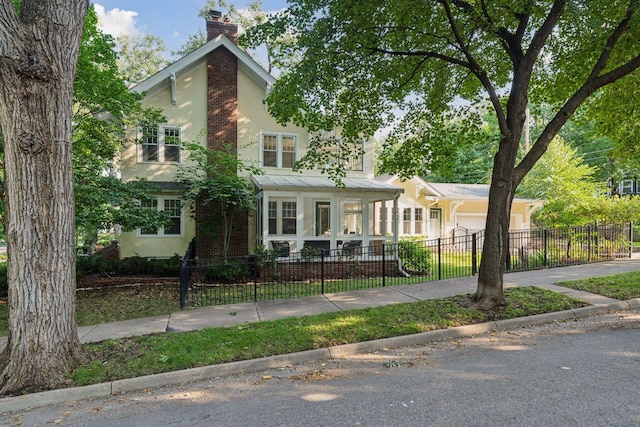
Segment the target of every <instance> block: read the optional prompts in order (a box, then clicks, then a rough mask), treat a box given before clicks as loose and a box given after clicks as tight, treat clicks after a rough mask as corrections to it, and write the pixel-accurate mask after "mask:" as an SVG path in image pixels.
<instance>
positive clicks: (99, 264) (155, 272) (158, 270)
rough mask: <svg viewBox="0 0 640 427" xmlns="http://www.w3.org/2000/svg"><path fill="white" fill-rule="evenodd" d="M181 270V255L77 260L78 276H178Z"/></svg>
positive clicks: (81, 257)
mask: <svg viewBox="0 0 640 427" xmlns="http://www.w3.org/2000/svg"><path fill="white" fill-rule="evenodd" d="M179 271H180V256H179V255H177V254H176V255H174V256H172V257H171V258H167V259H164V258H163V259H158V258H144V257H140V256H133V257H130V258H125V259H123V260H119V259H109V260H106V259H104V258H102V257H101V256H99V255H89V256H80V257H78V258H77V261H76V276H77V277H84V276H88V275H90V274H97V273H107V274H109V275H115V276H130V275H150V276H157V277H177V276H178V275H179Z"/></svg>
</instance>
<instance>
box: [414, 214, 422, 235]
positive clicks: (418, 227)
mask: <svg viewBox="0 0 640 427" xmlns="http://www.w3.org/2000/svg"><path fill="white" fill-rule="evenodd" d="M413 219H414V225H413V232H414V234H422V223H423V219H424V217H423V210H422V208H415V209H414V211H413Z"/></svg>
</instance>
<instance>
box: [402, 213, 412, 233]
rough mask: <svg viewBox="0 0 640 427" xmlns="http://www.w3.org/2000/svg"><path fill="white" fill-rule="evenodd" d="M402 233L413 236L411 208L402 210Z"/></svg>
mask: <svg viewBox="0 0 640 427" xmlns="http://www.w3.org/2000/svg"><path fill="white" fill-rule="evenodd" d="M402 232H403V233H404V234H411V208H404V209H403V210H402Z"/></svg>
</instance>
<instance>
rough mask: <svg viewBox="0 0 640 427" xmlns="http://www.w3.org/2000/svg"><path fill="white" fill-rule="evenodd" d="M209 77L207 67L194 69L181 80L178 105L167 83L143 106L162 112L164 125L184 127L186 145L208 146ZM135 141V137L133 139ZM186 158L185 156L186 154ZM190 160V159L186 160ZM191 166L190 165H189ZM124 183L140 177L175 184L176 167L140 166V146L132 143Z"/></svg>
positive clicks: (126, 151)
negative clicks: (195, 143) (174, 101)
mask: <svg viewBox="0 0 640 427" xmlns="http://www.w3.org/2000/svg"><path fill="white" fill-rule="evenodd" d="M206 84H207V73H206V66H205V65H204V63H203V64H202V65H199V66H197V67H195V68H193V69H192V70H191V71H190V72H189V73H186V74H185V75H183V76H179V77H178V79H177V81H176V98H177V99H176V101H177V102H176V104H175V105H173V104H172V103H171V85H170V82H169V80H168V79H167V82H166V84H165V85H164V86H163V87H162V89H161V90H159V91H157V92H154V93H152V94H149V96H148V97H147V98H145V99H144V100H143V102H142V105H143V106H144V107H145V108H150V107H153V108H160V109H161V110H162V111H163V113H164V115H165V116H166V117H167V121H166V123H164V124H168V125H172V126H180V127H181V128H182V137H183V141H185V142H198V141H199V142H200V143H201V144H206V136H205V135H204V134H203V133H202V134H201V132H203V131H204V130H205V129H206V127H207V116H206V111H207V93H206V90H203V88H206ZM133 137H134V138H135V135H133ZM183 156H184V153H183ZM183 159H184V160H186V156H184V157H183ZM185 164H188V161H185ZM120 165H121V170H122V179H123V180H125V181H129V180H134V179H136V178H138V177H140V178H146V179H148V180H150V181H173V179H174V177H175V171H176V169H177V168H178V166H177V165H175V164H153V163H138V162H137V146H136V144H135V142H130V143H129V144H127V146H126V147H125V149H124V151H123V153H122V159H121V161H120Z"/></svg>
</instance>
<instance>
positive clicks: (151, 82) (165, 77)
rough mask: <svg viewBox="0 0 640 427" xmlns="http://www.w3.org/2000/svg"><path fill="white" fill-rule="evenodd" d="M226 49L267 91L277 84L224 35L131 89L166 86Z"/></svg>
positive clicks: (138, 89) (241, 67) (145, 89)
mask: <svg viewBox="0 0 640 427" xmlns="http://www.w3.org/2000/svg"><path fill="white" fill-rule="evenodd" d="M219 47H225V48H226V49H228V50H229V51H230V52H231V53H232V54H233V55H235V56H236V58H238V68H239V69H240V70H242V71H244V72H245V73H247V74H248V75H249V76H250V77H251V78H252V79H253V80H255V81H256V83H258V84H259V85H261V86H262V87H264V88H265V89H266V88H267V87H268V86H271V85H273V84H274V83H275V78H274V77H273V76H272V75H271V74H269V73H268V72H267V71H266V70H265V69H264V68H262V67H261V66H260V64H258V63H257V62H256V61H255V60H254V59H253V58H252V57H251V56H250V55H249V54H248V53H246V52H245V51H244V50H242V49H240V48H239V47H238V46H237V45H236V44H235V43H233V42H232V41H231V40H229V39H228V38H226V37H225V36H224V35H219V36H218V37H216V38H214V39H211V40H209V41H208V42H206V43H205V44H203V45H202V46H200V47H199V48H198V49H196V50H194V51H193V52H191V53H189V54H188V55H185V56H183V57H182V58H180V59H178V60H177V61H176V62H174V63H173V64H171V65H168V66H167V67H166V68H164V69H163V70H161V71H158V72H157V73H156V74H154V75H153V76H151V77H149V78H147V79H146V80H143V81H142V82H140V83H138V84H137V85H135V86H134V87H132V88H131V90H132V91H134V92H148V91H150V90H151V89H153V88H154V87H156V86H158V85H161V84H163V83H164V84H166V83H167V82H168V81H169V79H170V78H171V76H172V75H175V76H176V77H178V76H179V75H180V73H183V72H186V71H187V70H190V69H191V68H192V67H193V66H194V65H196V64H197V63H199V62H200V61H203V60H204V59H205V58H206V56H207V54H208V53H209V52H212V51H214V50H215V49H218V48H219Z"/></svg>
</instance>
